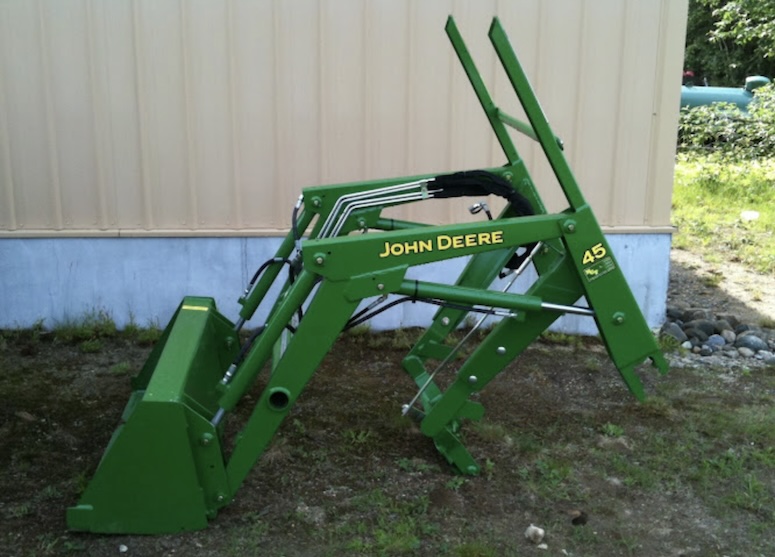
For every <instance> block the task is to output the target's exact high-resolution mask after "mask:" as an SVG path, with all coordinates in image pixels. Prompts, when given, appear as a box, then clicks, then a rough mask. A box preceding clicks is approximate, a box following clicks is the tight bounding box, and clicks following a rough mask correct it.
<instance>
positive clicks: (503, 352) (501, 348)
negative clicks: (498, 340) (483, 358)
mask: <svg viewBox="0 0 775 557" xmlns="http://www.w3.org/2000/svg"><path fill="white" fill-rule="evenodd" d="M495 352H496V353H497V354H498V356H503V355H504V354H505V353H506V348H505V347H503V346H499V347H498V348H497V349H496V350H495Z"/></svg>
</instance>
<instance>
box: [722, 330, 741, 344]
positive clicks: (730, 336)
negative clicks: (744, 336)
mask: <svg viewBox="0 0 775 557" xmlns="http://www.w3.org/2000/svg"><path fill="white" fill-rule="evenodd" d="M721 336H722V337H723V338H724V340H725V341H727V343H729V344H732V343H733V342H735V339H736V338H737V335H736V334H735V332H734V331H721Z"/></svg>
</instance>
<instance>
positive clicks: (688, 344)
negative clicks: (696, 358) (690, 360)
mask: <svg viewBox="0 0 775 557" xmlns="http://www.w3.org/2000/svg"><path fill="white" fill-rule="evenodd" d="M681 348H684V349H685V350H691V349H692V343H691V342H689V341H688V340H687V341H686V342H682V343H681Z"/></svg>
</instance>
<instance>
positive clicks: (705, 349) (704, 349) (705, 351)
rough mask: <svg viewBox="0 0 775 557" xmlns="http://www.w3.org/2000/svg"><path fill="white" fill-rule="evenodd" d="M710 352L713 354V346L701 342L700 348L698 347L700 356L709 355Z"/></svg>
mask: <svg viewBox="0 0 775 557" xmlns="http://www.w3.org/2000/svg"><path fill="white" fill-rule="evenodd" d="M711 354H713V348H711V347H710V346H708V345H707V344H703V345H702V348H700V356H710V355H711Z"/></svg>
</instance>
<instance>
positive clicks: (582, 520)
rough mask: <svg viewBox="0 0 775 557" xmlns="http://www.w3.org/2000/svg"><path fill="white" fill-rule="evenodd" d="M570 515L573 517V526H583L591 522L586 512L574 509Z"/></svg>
mask: <svg viewBox="0 0 775 557" xmlns="http://www.w3.org/2000/svg"><path fill="white" fill-rule="evenodd" d="M568 514H570V516H571V519H570V523H571V524H573V525H574V526H583V525H584V524H586V523H587V521H588V520H589V516H587V513H585V512H584V511H580V510H578V509H574V510H572V511H570V513H568Z"/></svg>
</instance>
